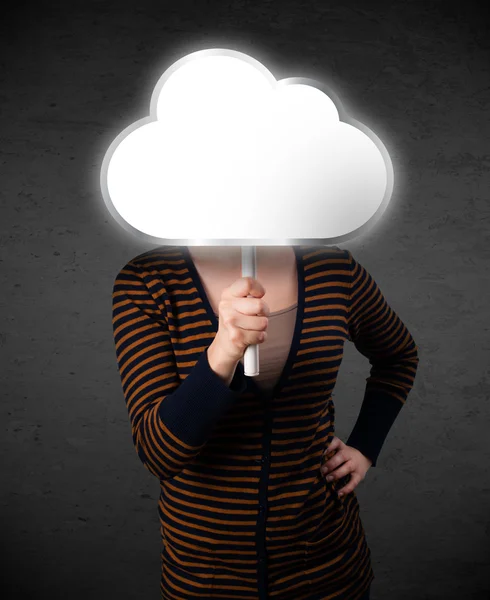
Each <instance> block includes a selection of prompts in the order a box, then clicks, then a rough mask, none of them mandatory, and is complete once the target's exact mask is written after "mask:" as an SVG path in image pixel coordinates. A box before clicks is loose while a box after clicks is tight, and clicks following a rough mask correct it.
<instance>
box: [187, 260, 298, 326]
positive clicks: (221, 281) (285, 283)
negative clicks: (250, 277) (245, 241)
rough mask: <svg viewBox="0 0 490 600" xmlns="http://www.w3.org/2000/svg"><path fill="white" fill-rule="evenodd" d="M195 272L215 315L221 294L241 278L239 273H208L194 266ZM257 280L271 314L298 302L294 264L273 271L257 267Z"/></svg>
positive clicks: (221, 271)
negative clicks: (263, 289)
mask: <svg viewBox="0 0 490 600" xmlns="http://www.w3.org/2000/svg"><path fill="white" fill-rule="evenodd" d="M196 270H197V272H198V274H199V278H200V279H201V282H202V284H203V287H204V291H205V292H206V295H207V297H208V299H209V302H210V304H211V307H212V309H213V311H214V312H215V313H216V314H217V313H218V307H219V302H220V300H221V294H222V292H223V290H224V289H225V288H226V287H228V286H229V285H231V284H232V283H233V282H234V281H235V280H236V279H239V278H240V277H242V273H241V271H240V270H239V271H233V272H232V271H224V270H220V271H218V272H217V271H216V270H213V271H208V270H207V269H206V268H205V267H203V266H200V265H198V264H196ZM256 278H257V280H258V281H259V282H260V283H261V284H262V285H263V286H264V288H265V295H264V300H265V302H267V305H268V306H269V309H270V311H271V312H277V311H279V310H283V309H284V308H289V307H290V306H292V305H293V304H295V303H297V301H298V280H297V271H296V263H294V264H289V265H287V266H284V265H281V266H278V267H277V268H274V269H262V271H261V270H260V267H257V277H256Z"/></svg>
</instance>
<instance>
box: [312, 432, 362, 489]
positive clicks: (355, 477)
mask: <svg viewBox="0 0 490 600" xmlns="http://www.w3.org/2000/svg"><path fill="white" fill-rule="evenodd" d="M323 454H324V455H327V460H326V461H325V462H324V463H323V465H322V467H321V472H322V474H323V476H326V477H327V481H333V480H338V479H342V477H345V476H346V475H350V480H349V482H348V483H347V484H346V485H344V487H343V488H341V489H340V490H339V496H343V495H344V494H350V492H352V491H353V490H354V489H355V488H356V487H357V486H358V485H359V483H360V482H361V481H362V480H363V479H364V477H365V476H366V473H367V472H368V470H369V468H370V467H371V465H372V461H371V459H370V458H368V457H367V456H364V454H363V453H362V452H360V451H359V450H358V449H357V448H353V447H352V446H348V445H347V444H344V442H343V441H342V440H341V439H340V438H338V437H336V436H334V438H333V439H332V441H331V443H330V445H329V446H327V447H326V448H325V451H324V453H323Z"/></svg>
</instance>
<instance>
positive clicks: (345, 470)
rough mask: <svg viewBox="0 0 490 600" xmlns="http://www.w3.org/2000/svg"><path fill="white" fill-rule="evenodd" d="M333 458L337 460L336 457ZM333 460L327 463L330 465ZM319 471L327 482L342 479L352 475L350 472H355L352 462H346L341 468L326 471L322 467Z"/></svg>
mask: <svg viewBox="0 0 490 600" xmlns="http://www.w3.org/2000/svg"><path fill="white" fill-rule="evenodd" d="M335 458H337V456H334V459H335ZM334 459H331V460H329V461H328V462H329V463H330V462H331V461H332V460H334ZM321 470H322V473H323V474H324V475H326V477H327V481H333V480H334V479H342V477H345V476H346V475H349V474H350V473H352V471H354V470H355V464H354V462H353V461H352V460H347V461H345V462H344V463H343V464H342V466H341V467H337V468H335V467H332V468H331V469H327V468H326V467H325V466H323V467H322V469H321Z"/></svg>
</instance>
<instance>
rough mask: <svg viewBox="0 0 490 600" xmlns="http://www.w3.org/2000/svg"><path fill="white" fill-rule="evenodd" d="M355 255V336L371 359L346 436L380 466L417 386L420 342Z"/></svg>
mask: <svg viewBox="0 0 490 600" xmlns="http://www.w3.org/2000/svg"><path fill="white" fill-rule="evenodd" d="M346 253H347V256H348V258H349V265H350V266H349V271H350V278H349V281H350V283H349V317H348V326H349V335H350V337H351V340H352V342H353V343H354V345H355V347H356V348H357V350H358V351H359V352H360V353H361V354H363V355H364V356H365V357H366V358H368V360H369V363H370V364H371V371H370V375H369V377H368V378H367V379H366V389H365V393H364V399H363V402H362V406H361V410H360V413H359V416H358V418H357V421H356V423H355V425H354V428H353V430H352V432H351V434H350V436H349V438H348V440H347V441H346V444H347V445H348V446H352V447H354V448H356V449H357V450H359V451H360V452H361V453H362V454H364V455H365V456H366V457H368V458H369V459H370V460H371V461H372V465H371V466H376V462H377V458H378V455H379V453H380V451H381V448H382V446H383V444H384V441H385V439H386V436H387V435H388V432H389V430H390V429H391V427H392V425H393V423H394V421H395V419H396V417H397V416H398V413H399V412H400V410H401V408H402V406H403V405H404V404H405V401H406V399H407V397H408V394H409V393H410V390H411V389H412V387H413V384H414V380H415V374H416V371H417V367H418V362H419V358H418V347H417V345H416V344H415V341H414V339H413V337H412V336H411V334H410V332H409V331H408V329H407V327H406V326H405V324H404V323H403V322H402V321H401V319H400V318H399V317H398V315H397V314H396V313H395V311H394V310H393V309H392V308H391V307H390V306H389V304H388V303H387V301H386V299H385V298H384V296H383V294H382V292H381V290H380V288H379V286H378V285H377V284H376V282H375V281H374V279H373V278H372V277H371V275H370V274H369V273H368V271H367V270H366V269H365V268H364V267H363V266H362V265H361V264H360V263H359V262H358V261H356V259H355V258H354V257H353V256H352V254H351V253H350V252H349V251H348V250H346Z"/></svg>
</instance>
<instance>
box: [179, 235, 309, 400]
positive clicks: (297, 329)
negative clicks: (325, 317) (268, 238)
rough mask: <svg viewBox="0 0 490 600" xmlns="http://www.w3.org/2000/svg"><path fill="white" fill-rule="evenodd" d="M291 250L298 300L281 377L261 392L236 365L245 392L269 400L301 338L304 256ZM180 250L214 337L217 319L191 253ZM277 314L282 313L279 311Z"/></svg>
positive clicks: (278, 387)
mask: <svg viewBox="0 0 490 600" xmlns="http://www.w3.org/2000/svg"><path fill="white" fill-rule="evenodd" d="M292 248H293V250H294V255H295V258H296V277H297V283H298V298H297V303H296V305H295V306H297V311H296V321H295V325H294V333H293V339H292V341H291V346H290V348H289V353H288V357H287V359H286V362H285V363H284V367H283V369H282V372H281V375H280V377H279V379H278V381H277V383H276V385H275V386H274V388H273V389H272V390H270V391H266V390H262V389H261V388H260V387H259V386H258V385H257V383H256V382H255V377H249V376H248V375H245V374H244V369H245V368H244V366H243V364H242V361H241V360H240V361H238V364H237V369H239V370H240V373H241V375H242V376H243V377H245V379H246V381H247V390H248V389H249V387H250V389H251V390H253V391H254V392H255V393H256V394H258V395H259V396H261V397H262V396H264V395H267V396H268V397H269V398H274V397H275V396H277V395H278V394H279V393H280V392H281V391H282V389H283V387H284V383H285V382H286V380H287V379H288V378H289V376H290V374H291V370H292V367H293V364H294V362H295V360H296V356H297V352H298V348H299V342H300V337H301V332H302V330H303V322H304V309H305V282H304V256H303V250H302V247H301V246H292ZM180 249H181V252H182V257H183V258H184V262H185V265H186V268H187V270H188V271H189V274H190V277H191V279H192V283H193V284H194V287H195V288H196V289H197V295H198V297H199V300H200V301H201V304H202V305H203V308H204V309H205V311H206V314H207V317H208V319H209V320H210V321H211V324H212V328H213V330H214V333H215V335H216V334H217V333H218V328H219V323H218V318H217V317H216V315H215V314H214V310H213V308H212V306H211V303H210V302H209V298H208V296H207V294H206V291H205V290H204V286H203V284H202V281H201V277H200V275H199V273H198V271H197V269H196V265H195V264H194V260H193V258H192V256H191V253H190V252H189V247H188V246H182V247H181V248H180ZM292 308H293V307H289V308H286V309H284V310H290V309H292ZM279 312H284V311H279ZM259 371H260V346H259Z"/></svg>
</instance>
